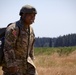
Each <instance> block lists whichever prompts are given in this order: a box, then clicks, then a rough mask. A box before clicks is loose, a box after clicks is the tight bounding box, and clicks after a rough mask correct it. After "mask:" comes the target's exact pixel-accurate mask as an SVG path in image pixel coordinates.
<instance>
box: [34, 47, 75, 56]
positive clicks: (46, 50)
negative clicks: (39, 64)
mask: <svg viewBox="0 0 76 75" xmlns="http://www.w3.org/2000/svg"><path fill="white" fill-rule="evenodd" d="M74 50H76V46H72V47H38V48H35V55H51V54H53V53H55V52H57V53H58V54H59V56H61V55H69V54H70V53H71V52H73V51H74Z"/></svg>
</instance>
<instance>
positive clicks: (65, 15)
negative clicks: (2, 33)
mask: <svg viewBox="0 0 76 75" xmlns="http://www.w3.org/2000/svg"><path fill="white" fill-rule="evenodd" d="M26 4H30V5H32V6H34V7H35V8H36V9H37V12H38V14H37V15H36V20H35V23H34V24H33V25H32V26H33V28H34V32H35V36H36V37H38V36H39V37H58V36H60V35H61V36H62V35H66V34H71V33H76V0H0V27H5V26H7V25H8V24H9V23H11V22H15V21H17V20H19V18H20V16H19V11H20V9H21V7H22V6H23V5H26Z"/></svg>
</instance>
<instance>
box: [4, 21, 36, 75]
mask: <svg viewBox="0 0 76 75" xmlns="http://www.w3.org/2000/svg"><path fill="white" fill-rule="evenodd" d="M19 23H20V24H21V27H20V28H19V27H18V26H16V24H15V23H13V24H11V25H10V26H8V27H7V29H6V34H5V45H4V56H5V64H4V65H3V71H4V75H12V74H11V73H9V70H8V67H11V66H17V67H18V71H17V73H15V74H13V75H37V74H36V67H35V65H34V63H33V59H34V47H33V46H34V40H35V35H34V32H33V29H32V27H31V26H30V28H29V29H27V28H25V27H24V25H23V24H22V22H21V21H19Z"/></svg>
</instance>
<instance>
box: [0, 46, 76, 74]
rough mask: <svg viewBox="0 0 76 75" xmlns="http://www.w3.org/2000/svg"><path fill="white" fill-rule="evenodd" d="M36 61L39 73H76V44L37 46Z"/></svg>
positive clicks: (0, 72) (0, 71)
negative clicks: (68, 45) (70, 45)
mask: <svg viewBox="0 0 76 75" xmlns="http://www.w3.org/2000/svg"><path fill="white" fill-rule="evenodd" d="M34 63H35V64H36V67H37V71H38V74H39V75H76V46H73V47H38V48H35V60H34ZM0 69H1V68H0ZM0 75H2V70H0Z"/></svg>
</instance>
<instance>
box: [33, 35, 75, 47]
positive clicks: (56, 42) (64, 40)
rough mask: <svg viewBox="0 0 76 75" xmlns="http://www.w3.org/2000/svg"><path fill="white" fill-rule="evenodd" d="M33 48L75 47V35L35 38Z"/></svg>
mask: <svg viewBox="0 0 76 75" xmlns="http://www.w3.org/2000/svg"><path fill="white" fill-rule="evenodd" d="M34 46H35V47H64V46H66V47H68V46H76V34H68V35H63V36H59V37H55V38H49V37H42V38H40V37H36V38H35V44H34Z"/></svg>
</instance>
